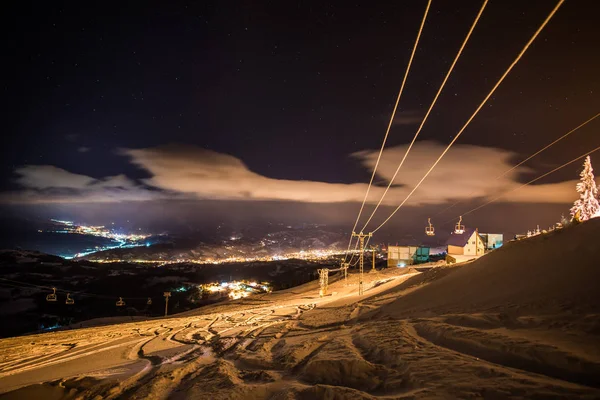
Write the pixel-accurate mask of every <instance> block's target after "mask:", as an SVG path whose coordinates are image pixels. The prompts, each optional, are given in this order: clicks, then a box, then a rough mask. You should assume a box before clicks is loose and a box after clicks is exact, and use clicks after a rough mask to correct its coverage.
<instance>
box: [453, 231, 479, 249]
mask: <svg viewBox="0 0 600 400" xmlns="http://www.w3.org/2000/svg"><path fill="white" fill-rule="evenodd" d="M473 232H475V229H473V228H466V229H465V233H461V234H458V233H454V232H453V233H452V234H451V235H450V237H449V238H448V240H447V241H446V244H447V245H449V246H458V247H465V246H466V245H467V243H468V242H469V239H470V238H471V236H472V235H473Z"/></svg>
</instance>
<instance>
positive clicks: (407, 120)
mask: <svg viewBox="0 0 600 400" xmlns="http://www.w3.org/2000/svg"><path fill="white" fill-rule="evenodd" d="M386 118H388V119H389V116H388V117H386ZM422 120H423V114H422V113H421V112H420V111H417V110H407V111H401V112H399V113H397V114H396V116H395V117H394V125H416V124H419V123H421V121H422Z"/></svg>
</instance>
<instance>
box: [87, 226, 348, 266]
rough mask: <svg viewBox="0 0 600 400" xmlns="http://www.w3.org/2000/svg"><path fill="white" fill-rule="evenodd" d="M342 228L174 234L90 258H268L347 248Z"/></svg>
mask: <svg viewBox="0 0 600 400" xmlns="http://www.w3.org/2000/svg"><path fill="white" fill-rule="evenodd" d="M346 240H347V239H346V238H345V235H344V233H343V232H342V231H328V230H323V229H320V228H313V227H309V228H304V227H302V228H293V227H289V228H284V229H282V230H277V231H273V232H264V233H262V234H260V233H257V232H254V234H253V235H252V236H249V235H248V236H247V235H243V234H233V235H229V236H228V237H227V238H221V239H219V238H216V239H215V240H213V241H194V240H192V239H191V238H189V237H177V236H173V237H172V239H171V241H170V242H169V243H162V244H157V245H152V246H148V247H134V248H118V249H112V250H105V251H99V252H96V253H92V254H89V255H87V256H85V257H83V258H84V259H88V260H106V259H108V260H165V261H167V260H170V261H174V260H178V259H179V260H181V259H213V260H218V259H225V258H229V257H245V258H251V257H264V256H275V255H283V254H289V253H296V252H299V251H302V250H304V251H308V250H326V249H330V250H335V249H340V250H341V249H345V246H346Z"/></svg>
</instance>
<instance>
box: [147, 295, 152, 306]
mask: <svg viewBox="0 0 600 400" xmlns="http://www.w3.org/2000/svg"><path fill="white" fill-rule="evenodd" d="M146 304H148V305H149V306H150V305H152V299H151V298H150V297H148V301H147V302H146Z"/></svg>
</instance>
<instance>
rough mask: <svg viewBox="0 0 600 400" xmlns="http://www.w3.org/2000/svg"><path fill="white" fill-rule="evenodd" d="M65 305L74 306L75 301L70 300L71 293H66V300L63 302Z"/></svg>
mask: <svg viewBox="0 0 600 400" xmlns="http://www.w3.org/2000/svg"><path fill="white" fill-rule="evenodd" d="M65 304H75V300H73V299H72V298H71V293H67V300H66V301H65Z"/></svg>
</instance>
